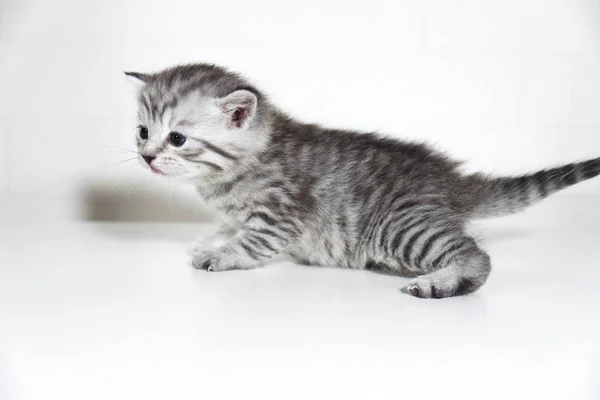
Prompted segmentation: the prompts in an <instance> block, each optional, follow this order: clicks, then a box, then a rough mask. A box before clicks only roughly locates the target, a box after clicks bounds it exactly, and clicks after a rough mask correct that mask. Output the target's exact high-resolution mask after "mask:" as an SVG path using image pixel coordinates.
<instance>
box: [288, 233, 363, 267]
mask: <svg viewBox="0 0 600 400" xmlns="http://www.w3.org/2000/svg"><path fill="white" fill-rule="evenodd" d="M287 253H289V254H290V255H291V256H292V257H295V258H297V259H298V260H300V261H301V262H304V263H307V264H310V265H322V266H326V267H342V268H359V266H358V265H354V264H355V262H353V260H352V257H351V255H350V254H348V252H347V246H346V244H345V242H344V241H343V240H342V238H341V236H340V235H339V234H335V233H330V234H326V233H323V232H305V233H304V234H303V235H302V237H301V238H300V240H299V242H298V243H297V244H296V245H295V246H294V247H291V248H290V249H288V251H287Z"/></svg>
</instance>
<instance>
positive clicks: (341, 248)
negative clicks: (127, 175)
mask: <svg viewBox="0 0 600 400" xmlns="http://www.w3.org/2000/svg"><path fill="white" fill-rule="evenodd" d="M129 74H130V75H131V76H133V77H137V78H138V79H140V81H142V85H141V89H140V93H139V104H140V106H139V119H140V124H141V125H142V126H144V127H147V128H148V131H149V137H148V138H147V139H141V138H140V137H138V147H139V153H140V155H144V156H146V157H147V159H152V160H153V161H152V170H153V171H154V172H157V173H161V174H165V175H169V176H173V177H179V178H182V179H183V180H184V181H187V182H191V183H192V184H194V185H195V187H196V188H197V190H198V193H199V194H200V195H201V196H202V197H203V198H204V200H205V201H206V202H207V204H208V205H210V206H211V207H213V208H214V209H215V210H218V211H220V212H221V213H222V214H223V215H224V216H226V217H227V220H226V224H225V226H224V229H222V235H221V237H222V238H224V239H223V240H224V241H223V243H222V244H220V245H216V244H215V243H216V242H215V243H212V244H211V243H210V242H209V243H207V242H203V243H202V244H201V245H198V246H196V247H194V248H193V260H192V262H193V264H194V266H196V267H197V268H205V269H207V270H210V271H222V270H228V269H233V268H238V269H240V268H241V269H248V268H254V267H256V266H259V265H262V264H264V263H265V262H267V261H268V260H269V259H271V258H273V257H275V256H277V255H279V254H282V253H286V254H290V255H292V256H294V257H296V258H297V259H298V260H300V261H302V262H305V263H311V264H315V265H324V266H336V267H343V268H355V269H362V268H367V267H369V268H383V269H385V270H387V271H392V272H395V273H398V274H407V275H412V276H416V278H414V279H413V280H411V281H410V283H409V285H408V286H407V287H406V288H404V291H405V292H406V293H408V294H411V295H413V296H417V297H428V298H441V297H448V296H456V295H462V294H468V293H471V292H473V291H475V290H477V289H478V288H479V287H481V285H483V283H484V282H485V281H486V279H487V277H488V275H489V273H490V269H491V264H490V259H489V256H488V255H487V254H486V253H485V251H483V250H482V249H481V248H480V247H479V246H478V244H477V243H476V242H475V240H473V239H472V238H471V237H469V236H468V235H467V234H466V233H465V223H466V222H467V221H468V220H469V219H470V218H480V217H488V216H497V215H504V214H508V213H512V212H517V211H520V210H522V209H523V208H525V207H527V206H529V205H531V204H533V203H535V202H536V201H539V200H541V199H543V198H545V197H547V196H548V195H550V194H552V193H554V192H556V191H558V190H561V189H564V188H566V187H568V186H571V185H573V184H576V183H577V182H580V181H583V180H586V179H590V178H593V177H595V176H597V175H598V174H600V158H597V159H594V160H589V161H585V162H582V163H576V164H569V165H566V166H563V167H558V168H553V169H549V170H545V171H540V172H537V173H534V174H530V175H524V176H520V177H503V178H502V177H501V178H494V177H487V176H483V175H480V174H475V175H463V174H461V173H460V172H459V171H458V170H457V167H458V165H459V163H457V162H454V161H452V160H450V159H448V158H447V157H445V156H444V155H442V154H440V153H438V152H436V151H434V150H433V149H431V148H429V147H427V146H424V145H421V144H417V143H410V142H403V141H398V140H392V139H388V138H385V137H381V136H378V135H375V134H370V133H358V132H351V131H342V130H335V129H325V128H322V127H320V126H318V125H314V124H304V123H301V122H298V121H296V120H293V119H292V118H290V117H288V116H287V115H286V114H284V113H283V112H281V111H280V110H278V109H277V108H276V107H275V106H273V105H272V104H271V103H270V101H269V99H267V98H266V96H265V95H264V94H262V93H261V92H260V91H258V90H257V89H256V88H255V87H253V86H252V85H250V84H249V83H248V82H247V81H245V80H244V79H243V78H241V77H240V76H239V75H237V74H234V73H231V72H229V71H227V70H225V69H223V68H221V67H217V66H214V65H206V64H192V65H185V66H179V67H174V68H170V69H167V70H164V71H161V72H158V73H154V74H137V73H129ZM170 132H178V133H180V134H182V135H184V136H186V137H187V138H188V139H189V140H187V141H186V142H185V144H184V145H183V146H180V147H176V146H172V145H170V144H169V134H170ZM144 165H145V164H144Z"/></svg>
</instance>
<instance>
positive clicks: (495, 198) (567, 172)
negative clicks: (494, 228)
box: [455, 157, 600, 218]
mask: <svg viewBox="0 0 600 400" xmlns="http://www.w3.org/2000/svg"><path fill="white" fill-rule="evenodd" d="M598 175H600V157H598V158H595V159H593V160H588V161H584V162H579V163H572V164H568V165H564V166H562V167H556V168H551V169H546V170H543V171H539V172H536V173H532V174H528V175H523V176H517V177H502V178H494V177H486V176H484V175H481V174H474V175H468V176H466V177H465V179H464V180H463V182H462V183H463V185H462V189H463V190H460V191H459V192H458V193H456V196H455V199H456V203H457V204H458V206H459V209H461V211H463V212H466V214H467V215H469V216H471V217H472V218H485V217H496V216H501V215H507V214H512V213H515V212H518V211H521V210H523V209H525V208H526V207H528V206H530V205H532V204H534V203H536V202H538V201H540V200H542V199H544V198H546V197H548V196H549V195H551V194H552V193H555V192H558V191H559V190H562V189H564V188H566V187H569V186H572V185H574V184H576V183H579V182H581V181H585V180H587V179H590V178H593V177H595V176H598Z"/></svg>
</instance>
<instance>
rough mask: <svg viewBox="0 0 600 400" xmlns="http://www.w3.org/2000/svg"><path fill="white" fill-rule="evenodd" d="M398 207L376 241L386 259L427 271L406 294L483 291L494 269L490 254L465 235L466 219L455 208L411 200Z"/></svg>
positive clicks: (447, 294)
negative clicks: (391, 258)
mask: <svg viewBox="0 0 600 400" xmlns="http://www.w3.org/2000/svg"><path fill="white" fill-rule="evenodd" d="M405 204H407V206H406V207H401V206H400V207H398V208H397V209H396V210H394V212H392V213H391V214H390V215H389V216H388V217H387V219H386V220H385V222H384V223H382V224H380V225H379V226H378V232H377V234H376V235H375V237H374V240H375V242H374V245H375V246H376V247H377V248H378V249H380V251H381V250H383V252H384V254H385V255H386V258H388V259H389V258H390V257H393V258H394V259H395V260H397V265H396V268H399V266H401V265H402V266H405V267H406V268H408V269H409V270H412V271H418V272H420V273H421V274H422V275H420V276H418V277H417V278H415V279H412V280H411V281H410V283H409V285H408V286H407V287H406V288H404V289H403V291H404V292H406V293H408V294H411V295H413V296H416V297H425V298H431V297H435V298H441V297H450V296H458V295H463V294H467V293H471V292H474V291H475V290H477V289H478V288H479V287H481V285H483V283H484V282H485V280H486V279H487V277H488V275H489V273H490V269H491V266H490V259H489V256H488V255H487V254H486V253H485V252H484V251H483V250H481V249H480V248H479V247H478V246H477V244H476V243H475V240H473V238H471V237H469V236H467V235H466V234H465V233H464V221H463V219H462V218H461V217H460V216H457V215H456V214H455V213H454V212H453V211H452V210H450V209H448V208H445V207H444V206H440V205H437V206H436V205H435V204H426V203H425V204H424V203H418V202H411V203H410V205H408V204H409V203H405Z"/></svg>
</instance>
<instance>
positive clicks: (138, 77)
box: [125, 71, 150, 84]
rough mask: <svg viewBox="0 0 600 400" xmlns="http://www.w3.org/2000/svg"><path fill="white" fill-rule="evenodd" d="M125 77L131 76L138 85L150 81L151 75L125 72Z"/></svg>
mask: <svg viewBox="0 0 600 400" xmlns="http://www.w3.org/2000/svg"><path fill="white" fill-rule="evenodd" d="M125 75H127V76H130V77H132V78H133V80H134V81H135V82H136V83H138V84H145V83H147V82H148V79H150V74H143V73H141V72H129V71H125Z"/></svg>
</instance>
